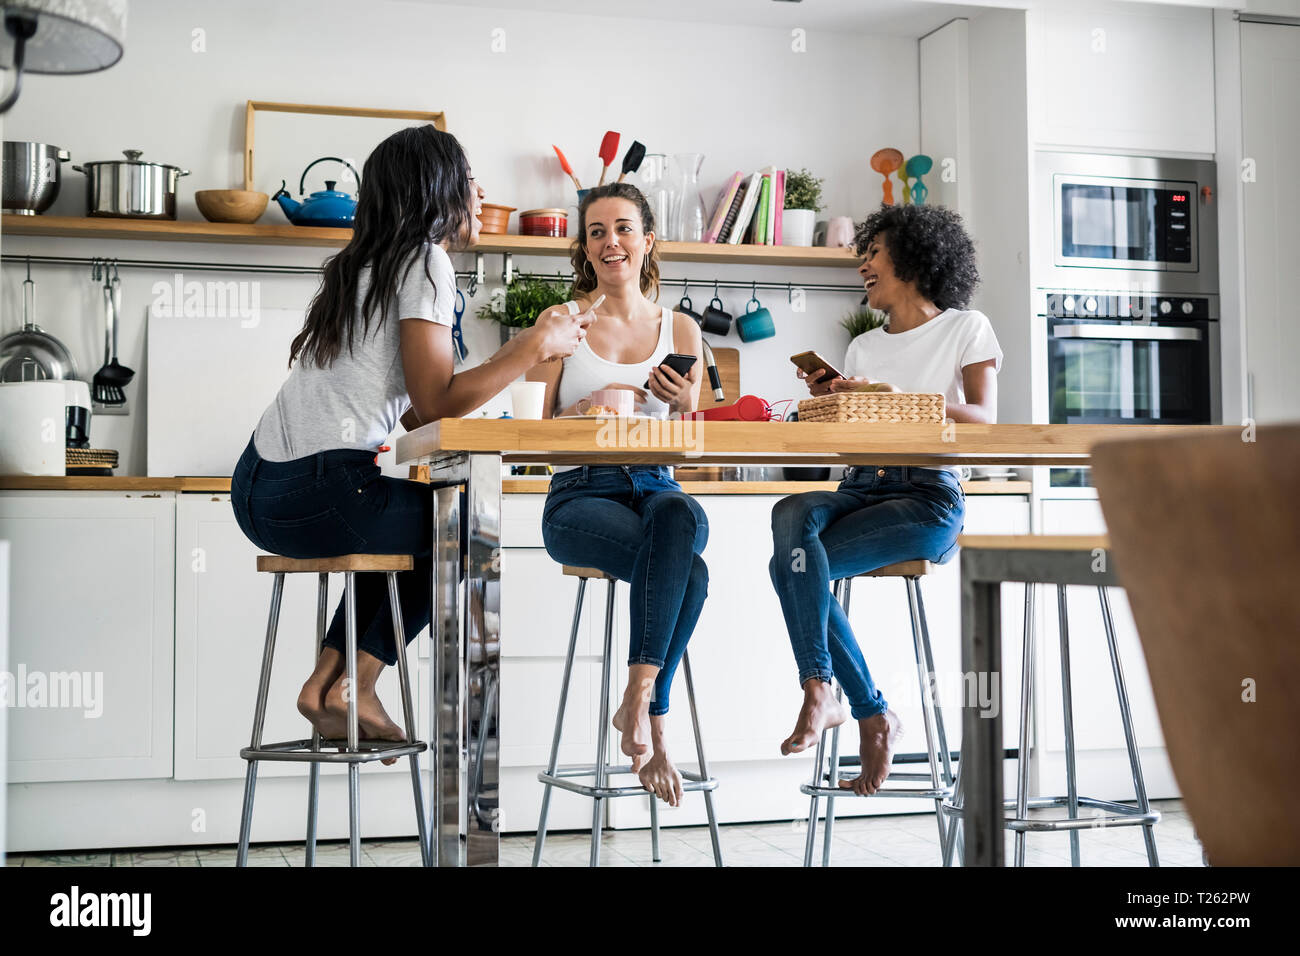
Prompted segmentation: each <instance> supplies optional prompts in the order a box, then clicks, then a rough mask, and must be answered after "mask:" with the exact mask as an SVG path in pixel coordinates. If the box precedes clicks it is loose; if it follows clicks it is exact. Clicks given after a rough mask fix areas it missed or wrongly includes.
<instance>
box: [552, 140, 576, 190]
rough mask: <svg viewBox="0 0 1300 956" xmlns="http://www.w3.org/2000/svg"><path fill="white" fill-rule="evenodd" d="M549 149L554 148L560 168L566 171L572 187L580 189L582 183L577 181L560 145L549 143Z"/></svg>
mask: <svg viewBox="0 0 1300 956" xmlns="http://www.w3.org/2000/svg"><path fill="white" fill-rule="evenodd" d="M551 149H553V150H555V155H556V156H557V157H559V160H560V168H561V169H563V170H564V171H565V172H566V173H568V174H569V178H570V179H572V180H573V188H574V189H579V190H580V189H582V183H580V182H578V177H577V176H575V175H573V167H572V166H570V165H569V160H568V157H566V156H565V155H564V153H562V152H561V151H560V147H558V146H556V145H555V144H554V143H552V144H551Z"/></svg>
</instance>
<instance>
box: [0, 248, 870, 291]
mask: <svg viewBox="0 0 1300 956" xmlns="http://www.w3.org/2000/svg"><path fill="white" fill-rule="evenodd" d="M106 260H107V261H111V262H113V263H114V264H115V265H117V267H118V268H120V269H159V270H173V271H177V272H184V271H189V272H247V273H254V274H259V275H285V276H291V275H303V276H305V275H320V272H321V267H320V266H296V265H276V264H274V263H247V262H245V263H240V262H182V261H172V260H166V259H115V258H111V257H105V256H29V255H19V254H5V255H3V256H0V261H3V262H5V263H7V264H9V265H23V264H25V263H29V262H30V263H36V264H39V265H59V266H77V267H78V268H89V267H93V266H94V264H95V263H96V262H104V261H106ZM479 275H480V274H479V272H478V271H477V270H467V271H461V272H457V273H456V277H457V278H458V279H471V278H475V277H479ZM512 275H513V276H515V277H516V278H520V279H547V280H551V281H559V282H568V281H569V280H570V278H571V275H570V276H565V275H564V274H563V273H560V272H556V273H548V272H514V273H512ZM478 284H479V285H487V284H488V283H487V282H486V281H485V280H484V279H483V278H479V282H478ZM659 284H660V285H663V286H685V287H690V286H694V287H695V288H697V289H699V290H700V291H701V292H703V291H705V290H707V289H746V290H749V291H751V292H753V291H755V290H758V289H762V290H763V291H764V292H785V293H787V294H788V293H790V292H791V291H792V290H794V289H801V290H803V291H804V292H842V293H850V294H854V295H861V294H862V286H860V285H846V284H842V283H831V282H772V281H764V280H758V281H754V280H751V279H745V280H742V279H704V278H695V279H687V278H666V277H662V276H661V277H660V279H659Z"/></svg>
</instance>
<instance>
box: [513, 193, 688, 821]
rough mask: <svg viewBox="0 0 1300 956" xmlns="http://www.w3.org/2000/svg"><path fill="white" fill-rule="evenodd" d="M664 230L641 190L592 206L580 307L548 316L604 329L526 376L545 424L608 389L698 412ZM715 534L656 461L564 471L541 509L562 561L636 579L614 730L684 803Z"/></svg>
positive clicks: (574, 304) (593, 197) (583, 228)
mask: <svg viewBox="0 0 1300 956" xmlns="http://www.w3.org/2000/svg"><path fill="white" fill-rule="evenodd" d="M654 233H655V221H654V215H653V214H652V213H651V211H650V205H649V203H647V202H646V199H645V196H643V195H642V194H641V191H640V190H638V189H637V188H636V187H635V186H632V185H630V184H627V183H612V184H610V185H607V186H597V187H596V188H595V189H592V190H591V191H590V192H589V193H587V195H586V196H585V197H584V198H583V201H582V203H581V205H580V206H579V208H578V232H577V235H576V236H575V237H574V240H573V247H572V251H571V261H572V263H573V272H574V283H573V293H572V294H573V301H571V302H568V303H566V304H565V305H563V306H559V307H557V308H555V309H552V310H550V311H548V312H546V313H544V314H543V316H542V318H545V319H549V318H554V317H556V316H572V315H577V314H578V313H579V312H584V313H585V312H588V311H593V312H594V314H595V316H596V319H597V321H596V322H595V324H593V325H592V326H591V335H590V336H589V337H588V338H587V339H586V340H585V341H583V342H582V343H581V344H580V345H579V346H578V348H577V350H576V351H575V352H574V353H573V355H572V356H570V357H569V358H566V359H565V360H564V362H563V363H561V362H552V363H550V364H547V365H540V366H538V367H537V368H535V369H533V371H531V372H529V373H528V378H529V379H530V380H532V381H536V382H545V383H546V386H547V387H546V403H545V406H544V407H545V412H544V414H545V416H546V417H547V418H550V417H552V416H553V415H560V414H572V413H575V412H581V411H582V410H583V407H584V404H585V403H586V402H588V401H589V400H590V398H591V395H592V393H593V392H595V391H598V390H604V389H628V390H630V391H631V392H632V393H633V396H634V404H635V406H636V407H637V408H638V409H639V410H640V411H642V412H643V413H646V414H651V415H655V416H659V415H663V414H668V413H673V412H690V411H693V410H694V409H695V406H696V403H697V402H698V401H699V397H700V373H699V369H700V366H701V365H702V364H703V363H702V362H701V361H700V360H699V355H700V351H701V344H700V330H699V327H698V326H697V325H696V324H695V322H694V321H693V320H692V319H691V318H690V317H689V316H687V315H683V314H682V313H680V312H673V311H672V310H671V309H669V308H666V307H665V306H661V305H657V304H656V303H655V300H656V299H657V298H658V295H659V253H658V248H657V244H656V239H655V234H654ZM602 300H603V301H602ZM593 305H594V306H595V308H594V310H593V308H592V307H593ZM672 352H678V353H684V354H688V355H694V356H696V362H695V365H694V366H693V367H692V368H691V369H690V370H689V371H688V373H687V374H686V375H684V376H683V375H679V374H677V372H675V371H674V370H673V369H672V368H671V367H670V366H667V365H663V364H661V363H662V362H663V361H664V358H665V357H666V356H668V355H669V354H670V353H672ZM708 536H709V525H708V519H707V518H705V516H704V511H703V509H702V508H700V506H699V504H698V503H697V502H696V501H695V499H694V498H692V497H691V496H690V495H687V494H685V493H684V492H683V491H682V489H681V486H680V485H679V484H677V482H676V481H674V480H673V478H672V477H671V475H670V474H669V471H668V469H667V468H666V467H663V466H658V465H630V466H616V465H604V466H594V465H591V466H589V465H581V466H577V467H572V468H564V469H557V470H556V475H555V477H554V478H553V479H551V490H550V492H549V494H547V496H546V504H545V506H544V507H543V511H542V539H543V541H544V542H545V543H546V550H547V553H549V554H550V555H551V557H553V558H554V559H555V560H557V561H559V562H561V563H563V564H570V565H579V566H582V567H592V568H599V569H600V570H602V571H604V572H605V573H607V574H611V575H613V576H614V577H615V578H617V579H618V580H620V581H628V582H630V584H631V588H630V592H629V593H630V599H629V603H630V607H631V616H632V631H631V640H630V642H629V648H628V654H629V656H628V682H627V687H626V689H625V690H624V692H623V702H622V704H621V705H620V706H619V708H618V711H617V712H616V713H615V714H614V719H613V723H614V727H615V728H616V729H617V730H619V732H620V733H621V734H622V743H621V747H622V751H623V753H624V754H626V755H627V756H629V757H631V758H632V760H631V763H632V769H633V770H635V771H637V773H638V776H639V778H640V780H641V785H642V786H643V787H645V789H646V790H648V791H649V792H651V793H654V794H656V795H657V796H658V797H659V798H660V799H661V800H664V801H665V802H666V803H668V804H670V805H672V806H677V805H678V804H679V803H680V802H681V798H682V777H681V774H680V773H679V772H678V770H677V768H676V767H675V766H674V765H673V763H672V761H671V760H670V759H669V756H668V749H667V746H666V743H665V737H664V733H665V726H666V715H667V713H668V691H669V688H670V687H671V686H672V682H673V674H674V673H675V672H676V670H677V665H678V663H679V662H680V661H681V659H682V654H684V653H685V651H686V642H687V641H689V640H690V637H691V633H692V632H693V631H694V630H695V622H696V620H697V619H698V618H699V616H700V609H701V608H702V607H703V606H704V598H705V595H706V593H707V592H708V581H709V574H708V569H707V568H706V567H705V564H704V559H703V558H701V557H700V552H701V551H703V550H704V545H705V542H706V541H707V540H708Z"/></svg>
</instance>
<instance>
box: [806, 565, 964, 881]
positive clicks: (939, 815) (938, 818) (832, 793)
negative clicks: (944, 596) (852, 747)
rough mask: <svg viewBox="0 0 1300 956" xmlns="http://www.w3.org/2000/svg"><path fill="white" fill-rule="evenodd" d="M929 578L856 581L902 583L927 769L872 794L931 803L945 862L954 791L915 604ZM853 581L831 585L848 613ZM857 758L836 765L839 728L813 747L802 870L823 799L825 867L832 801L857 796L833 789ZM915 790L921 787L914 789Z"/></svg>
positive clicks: (920, 569)
mask: <svg viewBox="0 0 1300 956" xmlns="http://www.w3.org/2000/svg"><path fill="white" fill-rule="evenodd" d="M929 573H930V562H929V561H902V562H899V563H898V564H890V565H886V566H885V567H883V568H877V569H876V570H874V571H868V572H866V573H864V574H859V575H856V577H860V578H902V579H903V581H904V583H905V584H906V586H907V603H908V607H909V609H910V611H911V619H912V645H913V648H914V650H915V652H916V677H917V681H918V683H919V686H920V690H921V717H922V722H923V723H924V725H925V746H926V760H927V762H928V763H929V765H930V772H929V773H891V774H890V775H889V779H888V781H886V783H885V785H884V786H882V787H881V788H880V789H879V790H877V791H876V793H875V796H877V797H912V798H916V797H920V798H923V799H929V800H933V801H934V807H935V822H936V824H937V825H938V828H939V846H940V849H941V852H942V853H943V855H944V859H945V863H946V862H947V860H948V856H949V850H948V847H949V845H950V843H951V842H953V838H954V836H955V832H956V821H955V820H954V821H945V819H944V816H943V802H944V800H946V799H948V798H949V797H951V796H952V792H953V787H954V785H955V781H954V777H953V770H952V758H951V754H950V753H949V751H948V737H947V734H946V733H945V731H944V726H943V713H942V711H941V710H940V708H939V700H938V697H937V695H936V690H935V686H934V680H933V675H934V654H933V652H932V651H931V648H930V629H929V627H928V625H927V624H926V620H925V603H924V601H922V599H921V577H922V576H923V575H926V574H929ZM852 588H853V578H840V579H839V580H838V581H836V582H835V598H836V600H838V601H839V602H840V606H841V607H842V608H843V609H844V614H845V616H848V613H849V601H850V598H851V596H852ZM835 697H836V699H837V700H843V692H842V691H841V689H840V687H839V684H838V682H837V683H836V687H835ZM827 734H829V735H830V765H829V768H826V769H823V768H824V764H823V758H824V757H825V753H826V737H827ZM858 767H859V761H858V759H857V758H850V759H849V760H845V761H841V759H840V728H839V727H838V726H836V727H833V728H831V729H830V730H829V731H823V732H822V735H821V739H820V740H819V741H818V742H817V755H816V758H815V759H814V762H813V777H812V782H810V783H806V784H804V785H803V786H801V787H800V788H799V790H800V792H801V793H805V794H808V795H809V797H810V798H811V799H810V801H809V807H808V838H807V841H806V843H805V844H804V853H803V865H804V866H812V859H813V846H814V845H815V843H816V840H817V805H818V801H819V800H820V799H821V798H822V797H825V798H826V832H825V834H824V836H823V839H822V866H830V862H831V834H832V832H833V830H834V826H835V800H836V798H837V797H846V796H847V797H856V796H857V794H855V793H853V792H852V791H849V790H843V789H841V788H840V786H839V782H840V780H841V779H846V778H847V779H852V777H853V776H854V770H856V769H858ZM891 781H892V782H894V783H905V784H906V783H911V784H913V785H912V786H898V787H895V786H891V785H890V782H891ZM915 784H921V785H920V786H916V785H915Z"/></svg>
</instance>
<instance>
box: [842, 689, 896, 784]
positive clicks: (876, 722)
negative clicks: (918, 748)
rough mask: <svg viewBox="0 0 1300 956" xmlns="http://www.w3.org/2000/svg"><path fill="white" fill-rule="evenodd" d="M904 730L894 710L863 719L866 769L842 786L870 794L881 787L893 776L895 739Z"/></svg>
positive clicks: (860, 751) (861, 747)
mask: <svg viewBox="0 0 1300 956" xmlns="http://www.w3.org/2000/svg"><path fill="white" fill-rule="evenodd" d="M902 733H903V725H902V724H901V723H900V722H899V720H898V715H897V714H896V713H894V712H893V711H892V710H887V711H885V712H884V713H883V714H877V715H876V716H874V717H867V718H865V719H863V720H859V721H858V734H859V735H860V737H861V743H860V744H859V746H858V755H859V756H860V757H861V758H862V773H861V774H859V775H858V776H857V777H855V778H854V779H852V780H841V781H840V786H841V787H843V788H844V789H846V790H852V791H853V792H854V793H856V794H858V795H859V796H866V797H869V796H871V795H872V794H874V793H875V792H876V791H877V790H879V789H880V787H881V785H882V784H883V783H884V782H885V778H886V777H888V776H889V765H890V763H891V762H892V761H893V759H894V743H895V741H897V740H898V738H899V737H900V736H901V735H902Z"/></svg>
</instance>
